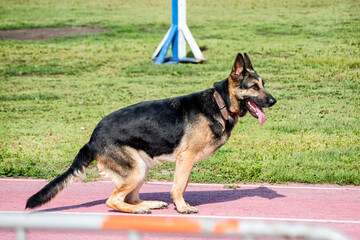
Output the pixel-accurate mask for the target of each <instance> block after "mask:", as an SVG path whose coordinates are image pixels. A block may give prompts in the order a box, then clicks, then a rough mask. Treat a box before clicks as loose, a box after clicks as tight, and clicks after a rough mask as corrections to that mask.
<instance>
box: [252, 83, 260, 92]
mask: <svg viewBox="0 0 360 240" xmlns="http://www.w3.org/2000/svg"><path fill="white" fill-rule="evenodd" d="M251 88H252V89H254V90H256V91H258V90H259V86H258V85H257V84H254V85H252V86H251Z"/></svg>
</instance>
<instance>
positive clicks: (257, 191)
mask: <svg viewBox="0 0 360 240" xmlns="http://www.w3.org/2000/svg"><path fill="white" fill-rule="evenodd" d="M249 197H261V198H267V199H269V200H271V199H274V198H283V197H286V196H284V195H281V194H278V193H277V192H276V191H274V190H272V189H270V188H267V187H262V186H261V187H258V188H254V189H224V190H216V191H187V192H185V194H184V198H185V200H186V202H188V203H189V204H190V205H192V206H199V205H204V204H210V203H220V202H229V201H234V200H238V199H242V198H249ZM140 199H142V200H158V201H164V202H167V203H169V204H171V203H172V199H171V196H170V193H169V192H156V193H140ZM106 200H107V199H100V200H96V201H91V202H87V203H83V204H77V205H69V206H64V207H56V208H49V209H44V210H40V211H34V212H33V213H42V212H59V211H65V210H72V209H79V208H90V207H93V206H96V205H100V204H105V202H106ZM109 211H112V210H109ZM114 212H116V211H114Z"/></svg>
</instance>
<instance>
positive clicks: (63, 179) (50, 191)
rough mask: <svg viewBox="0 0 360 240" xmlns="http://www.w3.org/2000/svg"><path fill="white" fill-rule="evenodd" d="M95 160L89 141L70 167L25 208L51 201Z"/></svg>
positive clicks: (30, 200)
mask: <svg viewBox="0 0 360 240" xmlns="http://www.w3.org/2000/svg"><path fill="white" fill-rule="evenodd" d="M93 160H94V153H93V151H92V150H91V148H90V146H89V143H87V144H85V145H84V146H83V147H82V148H81V149H80V151H79V153H78V154H77V155H76V157H75V159H74V161H73V163H72V164H71V166H70V168H69V169H68V170H66V172H64V173H63V174H61V175H60V176H58V177H57V178H55V179H54V180H52V181H51V182H49V183H48V184H47V185H46V186H45V187H43V188H42V189H41V190H40V191H39V192H37V193H36V194H34V195H33V196H31V197H30V198H29V199H28V201H27V203H26V207H25V208H36V207H39V206H41V205H43V204H45V203H47V202H49V201H50V200H51V199H53V198H54V197H55V196H56V195H57V194H58V193H59V192H61V191H62V190H63V189H64V188H65V187H66V186H68V185H69V184H70V183H71V182H73V181H74V180H75V179H76V178H81V177H82V176H83V174H84V173H85V168H86V167H88V166H89V164H90V163H91V162H92V161H93Z"/></svg>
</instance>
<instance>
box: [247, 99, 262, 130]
mask: <svg viewBox="0 0 360 240" xmlns="http://www.w3.org/2000/svg"><path fill="white" fill-rule="evenodd" d="M246 107H247V108H248V109H249V112H250V113H251V115H253V116H254V117H255V118H257V119H258V120H259V122H260V125H261V126H262V125H263V124H264V122H265V120H266V118H265V113H264V111H263V110H262V108H261V107H259V106H258V105H256V104H255V103H254V102H251V101H246Z"/></svg>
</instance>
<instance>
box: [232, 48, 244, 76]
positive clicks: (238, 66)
mask: <svg viewBox="0 0 360 240" xmlns="http://www.w3.org/2000/svg"><path fill="white" fill-rule="evenodd" d="M244 71H245V61H244V58H243V56H242V55H241V53H238V54H237V55H236V58H235V62H234V66H233V68H232V71H231V75H232V76H233V77H235V79H238V78H239V77H240V76H242V75H243V73H244Z"/></svg>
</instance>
